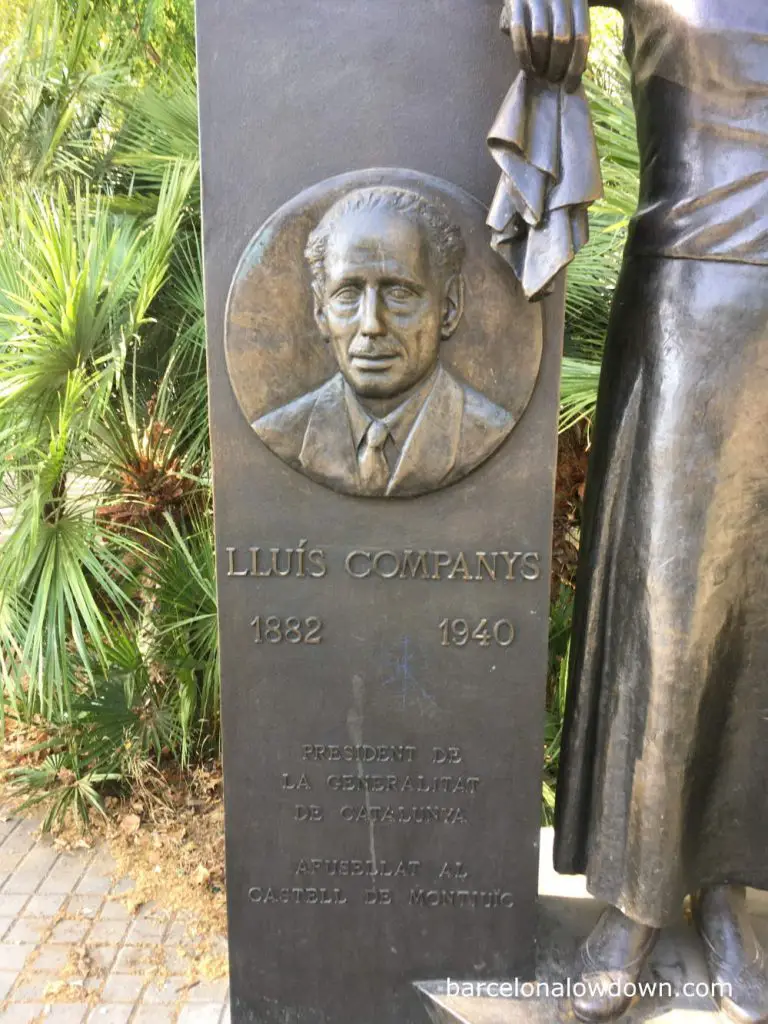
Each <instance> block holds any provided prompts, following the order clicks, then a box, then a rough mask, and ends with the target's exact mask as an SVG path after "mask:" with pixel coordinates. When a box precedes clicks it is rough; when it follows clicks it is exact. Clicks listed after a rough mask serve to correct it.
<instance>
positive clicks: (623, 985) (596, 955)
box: [571, 907, 659, 1024]
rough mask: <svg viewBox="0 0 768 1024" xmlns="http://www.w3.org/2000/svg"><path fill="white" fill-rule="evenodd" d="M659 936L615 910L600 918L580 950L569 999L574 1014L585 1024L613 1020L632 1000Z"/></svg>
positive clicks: (613, 908)
mask: <svg viewBox="0 0 768 1024" xmlns="http://www.w3.org/2000/svg"><path fill="white" fill-rule="evenodd" d="M658 937H659V929H658V928H650V927H649V926H648V925H644V924H638V923H637V922H636V921H632V920H631V919H630V918H628V917H627V916H626V915H625V914H622V912H621V911H620V910H617V909H616V908H615V907H609V908H608V909H607V910H606V911H605V912H604V913H603V914H602V916H601V917H600V920H599V921H598V922H597V924H596V925H595V927H594V929H593V930H592V932H591V934H590V935H589V937H588V938H587V940H586V942H585V943H584V945H583V946H582V947H581V953H580V962H579V968H578V971H577V975H576V978H575V979H574V986H573V989H576V987H577V985H579V983H581V984H582V985H583V986H584V987H583V989H582V988H580V987H579V989H578V991H579V994H578V995H576V994H574V995H573V996H572V997H571V1005H572V1007H573V1012H574V1014H575V1015H576V1016H577V1017H578V1019H579V1020H582V1021H587V1022H588V1024H600V1022H605V1021H612V1020H617V1019H618V1018H619V1017H621V1016H622V1014H623V1013H625V1012H626V1011H627V1009H628V1008H629V1005H630V1003H631V1002H632V1000H633V998H634V990H633V986H634V985H635V984H636V982H637V979H638V978H639V977H640V972H641V971H642V969H643V967H644V965H645V963H646V961H647V959H648V956H649V955H650V953H651V950H652V949H653V947H654V946H655V945H656V940H657V939H658Z"/></svg>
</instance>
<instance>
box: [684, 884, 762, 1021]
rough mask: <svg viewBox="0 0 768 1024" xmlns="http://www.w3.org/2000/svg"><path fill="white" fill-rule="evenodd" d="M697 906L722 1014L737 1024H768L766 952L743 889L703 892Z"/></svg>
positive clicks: (695, 916)
mask: <svg viewBox="0 0 768 1024" xmlns="http://www.w3.org/2000/svg"><path fill="white" fill-rule="evenodd" d="M691 905H692V909H693V920H694V923H695V925H696V928H697V930H698V932H699V935H700V936H701V940H702V942H703V944H704V956H705V958H706V961H707V970H708V972H709V978H710V981H711V982H712V988H713V991H712V995H713V998H714V1000H715V1002H716V1003H717V1004H718V1006H719V1007H720V1010H721V1012H722V1013H723V1014H724V1015H725V1016H726V1017H727V1018H728V1019H729V1020H731V1021H734V1022H735V1024H768V969H767V968H766V958H765V952H764V950H763V948H762V946H761V945H760V941H759V939H758V938H757V936H756V935H755V930H754V928H753V927H752V922H751V921H750V919H749V913H748V911H747V900H746V893H745V890H744V888H743V886H734V885H718V886H712V887H711V888H708V889H702V891H701V892H700V893H697V895H696V896H695V897H693V898H692V900H691Z"/></svg>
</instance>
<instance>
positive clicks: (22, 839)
mask: <svg viewBox="0 0 768 1024" xmlns="http://www.w3.org/2000/svg"><path fill="white" fill-rule="evenodd" d="M36 828H37V822H36V821H34V820H30V819H18V818H12V819H9V820H7V821H0V1022H2V1024H32V1022H34V1024H38V1022H48V1021H50V1022H52V1024H53V1022H55V1024H84V1022H87V1024H94V1022H99V1024H229V1008H228V1002H227V1000H228V996H227V982H226V980H225V979H222V980H221V981H216V982H196V983H192V984H190V983H189V982H188V981H187V977H186V975H187V966H188V964H189V960H188V959H187V958H186V957H185V955H184V954H185V950H186V949H187V943H188V938H187V934H186V924H185V921H184V920H183V919H181V917H180V915H176V914H172V913H170V912H168V911H166V910H163V909H162V908H159V907H154V906H152V905H149V904H148V905H146V906H144V907H142V908H140V910H139V911H138V913H136V914H132V913H131V911H130V910H129V909H127V908H126V907H125V906H124V905H123V903H121V902H120V899H119V896H120V894H121V893H124V892H125V891H126V890H127V889H129V888H130V887H131V882H130V881H129V880H127V879H123V880H122V881H118V882H117V883H115V880H114V870H115V865H114V862H113V861H112V858H111V856H110V855H109V853H108V851H107V849H106V847H104V846H101V847H99V848H97V849H95V850H78V851H75V852H72V853H70V852H60V851H59V850H58V849H56V847H55V846H54V845H53V843H52V842H51V841H50V840H48V839H46V838H41V837H40V836H39V835H38V834H37V833H36ZM221 942H222V947H223V948H226V942H225V940H224V939H223V938H222V940H221Z"/></svg>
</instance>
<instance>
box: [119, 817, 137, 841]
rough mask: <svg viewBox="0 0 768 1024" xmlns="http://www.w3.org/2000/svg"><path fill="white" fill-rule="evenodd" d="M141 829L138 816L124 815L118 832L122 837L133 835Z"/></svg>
mask: <svg viewBox="0 0 768 1024" xmlns="http://www.w3.org/2000/svg"><path fill="white" fill-rule="evenodd" d="M140 828H141V818H140V817H139V816H138V814H126V815H124V817H123V818H122V820H121V821H120V831H121V832H122V833H123V835H124V836H132V835H135V833H136V832H138V831H139V829H140Z"/></svg>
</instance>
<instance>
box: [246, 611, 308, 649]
mask: <svg viewBox="0 0 768 1024" xmlns="http://www.w3.org/2000/svg"><path fill="white" fill-rule="evenodd" d="M251 626H252V627H253V629H254V636H253V642H254V643H255V644H319V643H322V640H323V623H322V621H321V620H320V619H318V618H317V616H316V615H308V616H307V618H306V619H297V618H296V617H295V616H293V615H289V616H288V617H287V618H281V617H280V616H278V615H267V616H263V615H257V616H256V617H255V618H254V619H253V621H252V622H251Z"/></svg>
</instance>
